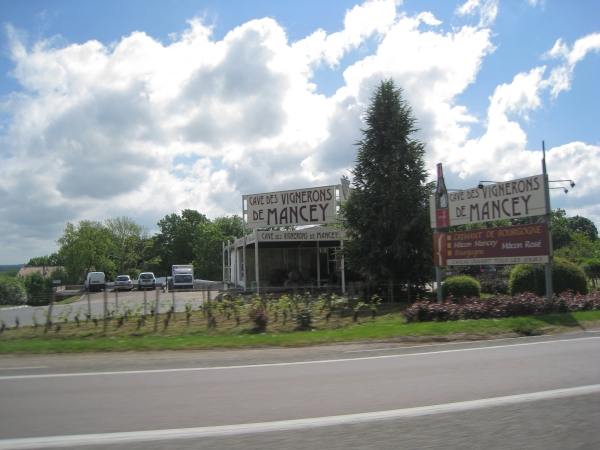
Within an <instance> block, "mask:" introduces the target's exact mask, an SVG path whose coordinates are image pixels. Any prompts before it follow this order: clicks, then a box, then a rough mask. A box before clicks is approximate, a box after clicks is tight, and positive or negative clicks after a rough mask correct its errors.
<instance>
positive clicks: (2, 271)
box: [0, 264, 25, 275]
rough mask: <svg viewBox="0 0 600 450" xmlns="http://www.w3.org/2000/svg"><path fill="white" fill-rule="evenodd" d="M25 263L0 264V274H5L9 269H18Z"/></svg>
mask: <svg viewBox="0 0 600 450" xmlns="http://www.w3.org/2000/svg"><path fill="white" fill-rule="evenodd" d="M24 265H25V264H5V265H2V264H0V275H6V274H7V273H8V272H9V271H10V270H14V269H16V270H19V269H20V268H21V267H23V266H24Z"/></svg>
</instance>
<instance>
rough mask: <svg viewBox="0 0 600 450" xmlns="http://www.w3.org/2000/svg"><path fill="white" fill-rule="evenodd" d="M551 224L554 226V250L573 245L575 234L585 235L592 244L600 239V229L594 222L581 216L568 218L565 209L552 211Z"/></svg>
mask: <svg viewBox="0 0 600 450" xmlns="http://www.w3.org/2000/svg"><path fill="white" fill-rule="evenodd" d="M550 223H551V225H552V248H554V249H555V250H556V249H559V248H562V247H566V246H568V245H569V244H571V243H572V242H573V235H574V234H575V233H581V234H583V235H585V236H586V237H587V238H588V239H589V241H590V242H595V241H596V240H597V239H598V229H597V228H596V225H594V222H592V221H591V220H590V219H587V218H585V217H581V216H575V217H567V214H566V212H565V210H564V209H560V208H558V209H555V210H554V211H552V213H551V214H550Z"/></svg>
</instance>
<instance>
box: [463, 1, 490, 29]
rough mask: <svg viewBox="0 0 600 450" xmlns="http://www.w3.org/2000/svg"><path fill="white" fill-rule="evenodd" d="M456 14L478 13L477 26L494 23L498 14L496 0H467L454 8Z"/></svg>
mask: <svg viewBox="0 0 600 450" xmlns="http://www.w3.org/2000/svg"><path fill="white" fill-rule="evenodd" d="M454 13H455V14H456V15H458V16H473V15H475V14H479V25H478V26H479V27H487V26H490V25H491V24H493V23H494V20H496V16H497V15H498V0H467V1H466V2H465V3H463V4H462V5H461V6H459V7H458V8H456V10H455V11H454Z"/></svg>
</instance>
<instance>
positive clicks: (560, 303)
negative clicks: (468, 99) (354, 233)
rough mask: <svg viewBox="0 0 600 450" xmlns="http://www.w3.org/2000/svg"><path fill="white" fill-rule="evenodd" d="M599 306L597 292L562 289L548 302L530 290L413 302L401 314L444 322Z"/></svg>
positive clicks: (548, 312) (598, 293)
mask: <svg viewBox="0 0 600 450" xmlns="http://www.w3.org/2000/svg"><path fill="white" fill-rule="evenodd" d="M593 310H600V292H598V291H595V292H592V293H590V294H587V295H580V294H575V293H573V292H563V293H562V294H560V295H558V296H555V297H554V303H552V304H551V305H549V304H548V303H547V302H546V299H545V297H538V296H537V295H535V294H532V293H530V292H525V293H523V294H518V295H515V296H514V297H510V296H507V295H502V296H497V297H491V298H484V299H481V298H470V299H460V300H459V301H453V298H452V297H449V298H448V299H447V300H446V301H444V302H442V303H434V302H429V301H422V302H416V303H413V304H412V305H411V306H410V307H409V308H407V309H406V310H405V311H404V312H403V313H402V314H401V315H402V316H403V317H404V318H405V319H406V320H407V322H409V323H410V322H447V321H450V320H468V319H496V318H503V317H517V316H531V315H539V314H553V313H567V312H575V311H593Z"/></svg>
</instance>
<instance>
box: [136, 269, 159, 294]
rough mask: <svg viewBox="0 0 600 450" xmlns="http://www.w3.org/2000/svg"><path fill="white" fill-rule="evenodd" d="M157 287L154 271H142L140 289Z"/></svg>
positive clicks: (139, 282)
mask: <svg viewBox="0 0 600 450" xmlns="http://www.w3.org/2000/svg"><path fill="white" fill-rule="evenodd" d="M142 289H156V278H155V277H154V274H153V273H152V272H142V273H140V276H139V277H138V291H141V290H142Z"/></svg>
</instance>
